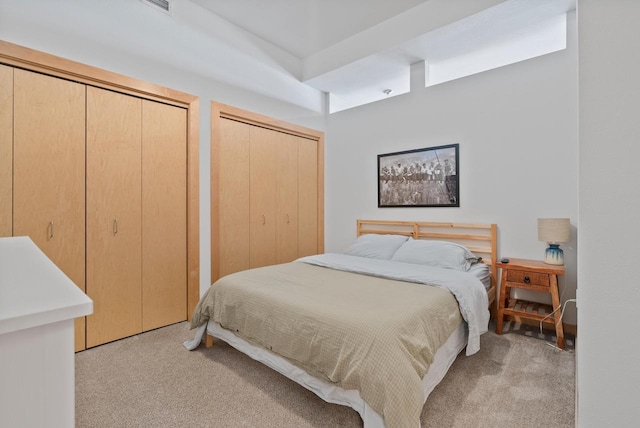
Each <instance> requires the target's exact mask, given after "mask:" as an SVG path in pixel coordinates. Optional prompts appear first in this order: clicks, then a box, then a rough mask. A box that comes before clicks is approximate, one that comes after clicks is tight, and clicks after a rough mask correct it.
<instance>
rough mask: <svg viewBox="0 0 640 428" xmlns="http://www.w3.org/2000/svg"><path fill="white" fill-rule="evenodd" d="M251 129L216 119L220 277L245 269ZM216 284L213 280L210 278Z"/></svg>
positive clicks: (248, 263) (247, 262)
mask: <svg viewBox="0 0 640 428" xmlns="http://www.w3.org/2000/svg"><path fill="white" fill-rule="evenodd" d="M250 129H251V126H250V125H247V124H245V123H241V122H236V121H235V120H230V119H220V140H219V146H218V149H219V167H218V174H219V177H220V181H219V206H220V208H219V212H220V229H219V230H220V232H219V233H220V239H219V245H218V251H219V253H218V254H219V260H220V276H221V277H222V276H225V275H228V274H230V273H234V272H239V271H242V270H246V269H249V267H250V266H251V264H250V255H249V254H250V253H249V242H250V241H249V239H250V238H249V235H250V233H249V141H250V135H249V134H250ZM212 279H213V280H216V279H217V278H212Z"/></svg>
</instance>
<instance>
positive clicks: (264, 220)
mask: <svg viewBox="0 0 640 428" xmlns="http://www.w3.org/2000/svg"><path fill="white" fill-rule="evenodd" d="M265 224H267V217H266V216H265V215H264V214H262V225H263V226H264V225H265Z"/></svg>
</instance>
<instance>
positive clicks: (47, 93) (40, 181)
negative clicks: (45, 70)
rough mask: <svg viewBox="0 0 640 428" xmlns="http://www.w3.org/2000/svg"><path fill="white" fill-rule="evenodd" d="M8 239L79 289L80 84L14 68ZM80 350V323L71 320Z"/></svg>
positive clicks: (82, 210)
mask: <svg viewBox="0 0 640 428" xmlns="http://www.w3.org/2000/svg"><path fill="white" fill-rule="evenodd" d="M13 150H14V151H13V186H14V187H13V201H14V205H13V235H14V236H24V235H26V236H29V237H30V238H31V239H32V240H33V242H35V243H36V245H38V247H39V248H40V249H41V250H42V251H43V252H44V253H45V254H46V255H47V256H48V257H49V258H50V259H51V260H52V261H53V262H54V263H55V264H56V265H57V266H58V267H59V268H60V269H61V270H62V271H63V272H64V273H65V274H66V275H67V276H68V277H69V278H70V279H71V280H72V281H73V282H74V283H75V284H76V285H77V286H78V287H80V288H81V289H82V290H84V289H85V181H84V176H85V86H84V85H81V84H78V83H74V82H70V81H67V80H63V79H59V78H56V77H50V76H45V75H42V74H38V73H33V72H30V71H25V70H21V69H15V70H14V149H13ZM75 338H76V339H75V340H76V342H75V343H76V346H75V347H76V350H79V349H84V319H83V318H81V319H78V320H76V330H75Z"/></svg>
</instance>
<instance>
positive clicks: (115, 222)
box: [113, 218, 118, 235]
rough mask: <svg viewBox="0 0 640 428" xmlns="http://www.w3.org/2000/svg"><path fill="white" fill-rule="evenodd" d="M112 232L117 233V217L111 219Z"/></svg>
mask: <svg viewBox="0 0 640 428" xmlns="http://www.w3.org/2000/svg"><path fill="white" fill-rule="evenodd" d="M113 234H114V235H117V234H118V219H117V218H116V219H113Z"/></svg>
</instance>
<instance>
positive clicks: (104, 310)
mask: <svg viewBox="0 0 640 428" xmlns="http://www.w3.org/2000/svg"><path fill="white" fill-rule="evenodd" d="M141 125H142V100H141V99H139V98H135V97H132V96H128V95H123V94H119V93H116V92H111V91H107V90H104V89H99V88H94V87H88V88H87V294H88V295H89V297H91V298H92V299H93V301H94V313H93V315H90V316H88V317H87V347H92V346H95V345H99V344H101V343H105V342H109V341H112V340H116V339H120V338H122V337H126V336H130V335H133V334H136V333H140V332H141V331H142V289H141V283H142V250H141V248H142V242H141V241H142V236H141V235H142V232H141V231H142V227H141V216H142V214H141V207H142V201H141V163H142V158H141V147H142V144H141V134H142V129H141Z"/></svg>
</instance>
